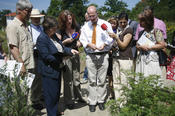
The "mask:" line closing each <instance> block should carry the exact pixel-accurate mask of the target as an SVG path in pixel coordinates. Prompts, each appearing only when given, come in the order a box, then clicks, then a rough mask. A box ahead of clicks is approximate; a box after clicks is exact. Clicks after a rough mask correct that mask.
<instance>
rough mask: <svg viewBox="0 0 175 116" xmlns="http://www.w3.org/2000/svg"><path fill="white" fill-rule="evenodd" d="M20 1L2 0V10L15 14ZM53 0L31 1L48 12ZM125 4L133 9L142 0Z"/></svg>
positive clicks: (101, 1) (97, 1)
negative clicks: (8, 10) (17, 3)
mask: <svg viewBox="0 0 175 116" xmlns="http://www.w3.org/2000/svg"><path fill="white" fill-rule="evenodd" d="M17 1H18V0H0V10H2V9H10V10H11V11H12V12H15V8H16V2H17ZM50 1H51V0H30V2H31V3H32V4H33V7H34V8H38V9H39V10H40V11H41V10H45V11H46V10H47V8H48V6H49V5H50ZM105 1H106V0H90V3H95V4H97V5H98V6H103V5H104V2H105ZM122 1H123V2H125V3H127V5H128V9H130V10H131V9H132V8H133V7H134V6H135V4H136V3H138V2H139V1H140V0H122Z"/></svg>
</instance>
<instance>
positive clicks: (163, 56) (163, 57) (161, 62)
mask: <svg viewBox="0 0 175 116" xmlns="http://www.w3.org/2000/svg"><path fill="white" fill-rule="evenodd" d="M157 54H158V56H159V65H160V66H166V65H168V55H167V54H166V53H165V52H164V51H163V50H159V51H157Z"/></svg>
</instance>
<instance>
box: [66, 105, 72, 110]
mask: <svg viewBox="0 0 175 116" xmlns="http://www.w3.org/2000/svg"><path fill="white" fill-rule="evenodd" d="M66 106H67V108H68V109H69V110H72V109H74V104H67V105H66Z"/></svg>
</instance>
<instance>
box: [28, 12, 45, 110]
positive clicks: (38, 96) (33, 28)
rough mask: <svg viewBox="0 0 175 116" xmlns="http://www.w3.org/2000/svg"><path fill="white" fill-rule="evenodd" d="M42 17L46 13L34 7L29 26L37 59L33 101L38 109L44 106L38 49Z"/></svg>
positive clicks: (32, 92)
mask: <svg viewBox="0 0 175 116" xmlns="http://www.w3.org/2000/svg"><path fill="white" fill-rule="evenodd" d="M42 17H44V15H42V14H40V11H39V10H38V9H33V10H32V12H31V15H30V19H31V24H30V25H29V26H28V29H29V31H30V33H31V36H32V41H33V44H34V60H35V75H36V76H35V79H34V81H33V83H32V87H31V101H32V106H33V108H35V109H37V110H41V109H43V108H44V106H43V95H42V85H41V83H42V82H41V76H40V75H39V72H37V68H38V66H37V65H38V63H37V60H38V50H37V49H36V42H37V38H38V36H39V35H40V33H41V32H42V31H43V28H42V26H41V25H40V22H41V18H42Z"/></svg>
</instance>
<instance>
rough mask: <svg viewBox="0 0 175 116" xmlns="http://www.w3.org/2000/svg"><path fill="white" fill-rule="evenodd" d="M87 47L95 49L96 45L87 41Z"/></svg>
mask: <svg viewBox="0 0 175 116" xmlns="http://www.w3.org/2000/svg"><path fill="white" fill-rule="evenodd" d="M88 47H90V48H91V49H93V50H96V49H97V47H96V45H95V44H92V43H89V44H88Z"/></svg>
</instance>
